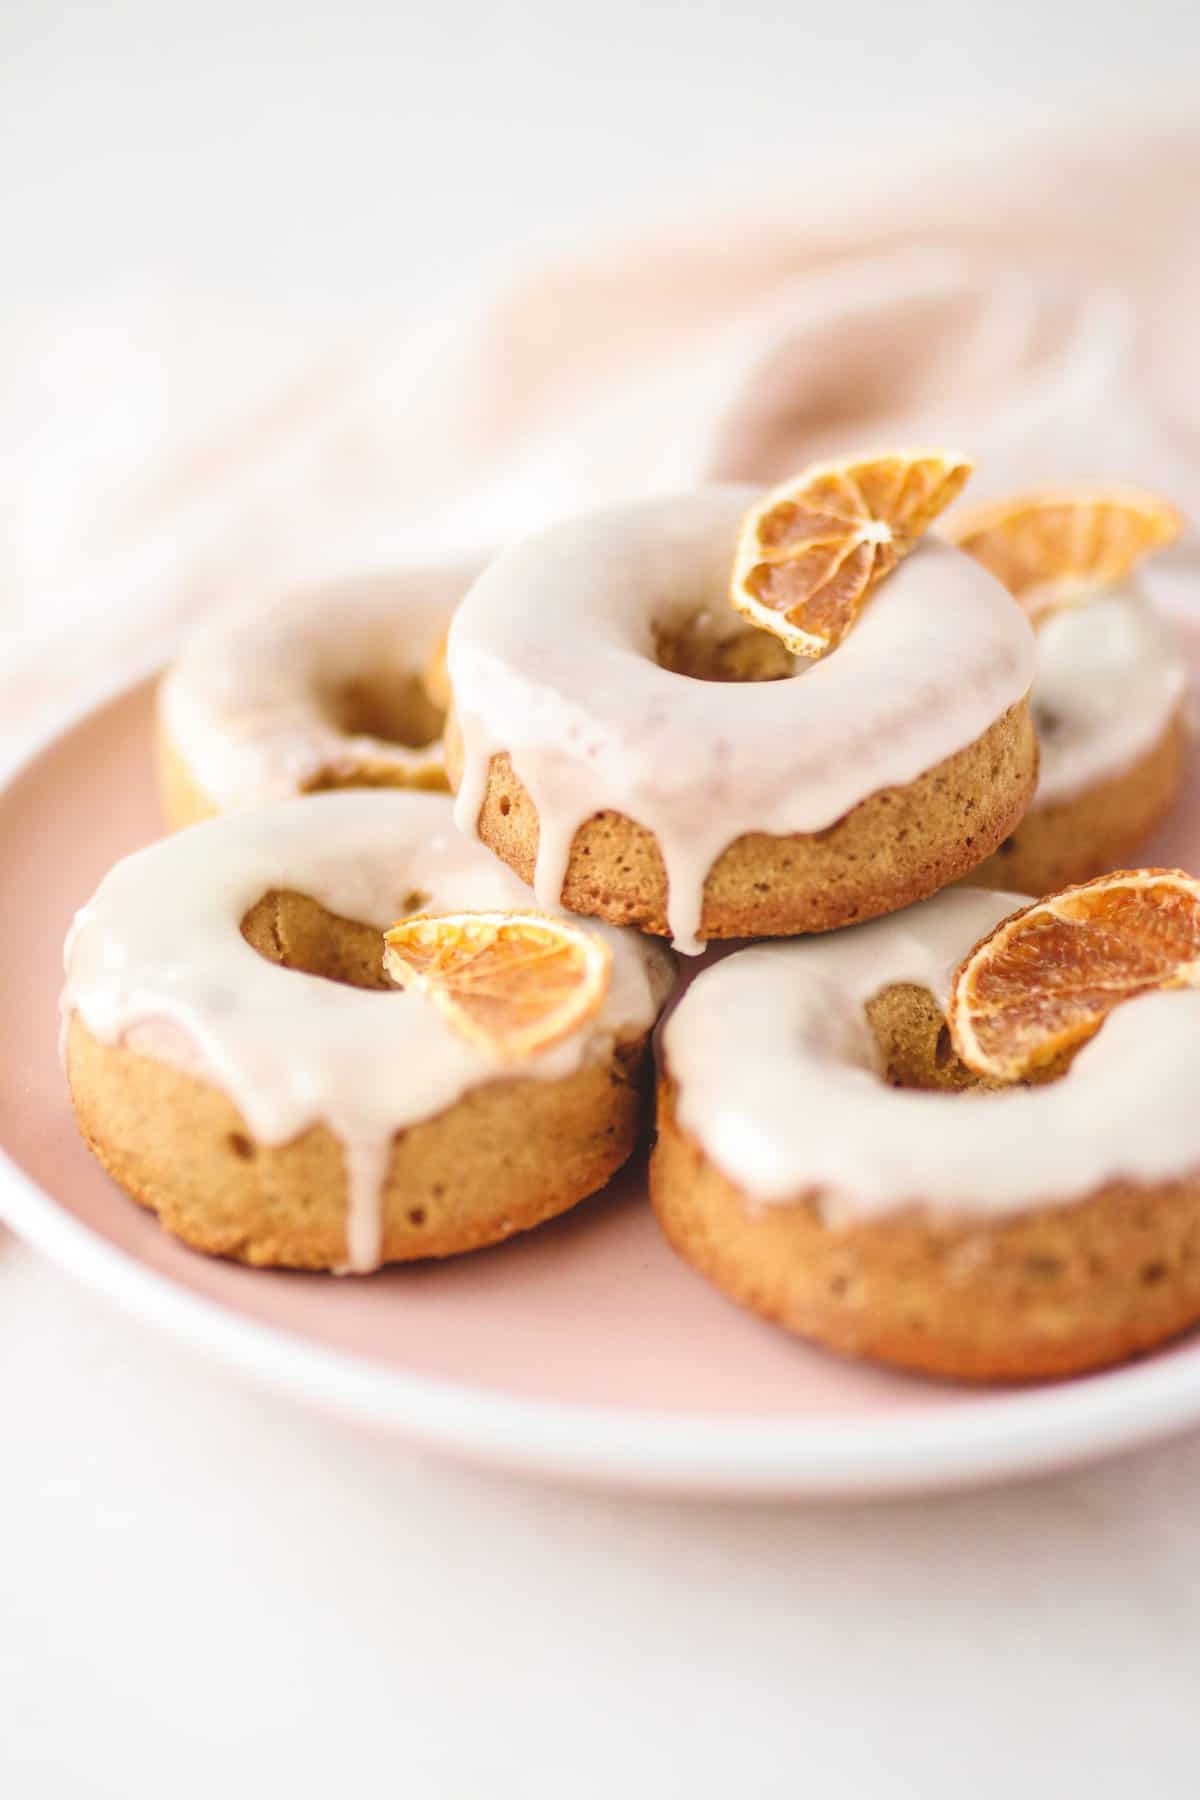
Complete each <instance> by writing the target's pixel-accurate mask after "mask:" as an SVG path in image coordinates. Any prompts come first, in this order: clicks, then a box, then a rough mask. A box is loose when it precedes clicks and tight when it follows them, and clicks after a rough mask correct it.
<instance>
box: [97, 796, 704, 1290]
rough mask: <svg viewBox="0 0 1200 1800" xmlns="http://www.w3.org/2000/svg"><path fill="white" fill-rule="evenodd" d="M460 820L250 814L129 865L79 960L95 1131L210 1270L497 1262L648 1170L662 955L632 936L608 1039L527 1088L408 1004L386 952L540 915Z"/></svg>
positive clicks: (617, 969) (447, 809) (562, 1049)
mask: <svg viewBox="0 0 1200 1800" xmlns="http://www.w3.org/2000/svg"><path fill="white" fill-rule="evenodd" d="M528 898H529V897H528V894H527V892H526V891H525V889H523V888H522V887H521V885H520V883H519V882H517V880H516V879H515V877H514V876H512V875H511V874H510V873H509V871H508V870H507V869H504V868H503V867H502V866H501V865H500V864H499V863H498V862H497V861H496V859H495V858H494V857H492V856H490V855H489V854H488V853H487V852H486V851H485V850H483V849H481V848H480V847H479V846H478V845H475V844H471V843H468V842H467V841H466V840H464V839H462V838H460V837H459V835H458V834H457V833H456V832H455V830H454V825H453V818H452V812H451V803H450V801H449V799H448V798H447V797H446V796H445V795H436V794H427V793H400V792H382V791H374V790H372V791H360V792H349V791H341V792H331V793H324V794H317V795H313V796H311V797H308V798H294V799H292V800H286V801H281V802H279V803H278V804H276V805H274V806H268V807H264V808H262V809H261V810H259V811H256V812H253V813H232V814H227V815H225V816H223V817H221V818H219V819H214V820H211V821H209V822H207V823H204V824H201V825H198V826H196V827H195V828H194V829H193V830H190V831H185V832H181V833H179V834H177V835H176V836H173V837H169V838H166V839H164V840H163V841H162V842H160V843H157V844H154V845H152V846H151V847H150V848H149V849H146V850H143V851H140V852H139V853H138V854H136V855H134V856H130V857H128V858H126V859H125V861H123V862H121V863H119V864H118V865H117V866H116V867H115V868H114V869H113V870H112V871H111V872H110V874H109V875H108V876H106V878H105V879H104V881H103V882H102V883H101V885H100V887H99V889H98V891H97V892H96V894H95V896H94V898H93V899H92V900H91V901H90V902H89V903H88V905H87V906H85V907H84V908H83V910H82V911H81V912H80V913H79V914H78V916H77V918H76V921H75V924H74V926H73V928H72V931H71V934H70V937H69V939H68V943H67V951H66V986H65V990H64V994H63V1002H62V1005H63V1020H64V1052H65V1062H66V1070H67V1076H68V1081H69V1084H70V1090H71V1098H72V1101H73V1104H74V1108H75V1113H76V1117H77V1121H78V1124H79V1127H80V1130H81V1132H82V1134H83V1136H84V1138H85V1139H86V1141H87V1143H88V1144H89V1145H90V1146H91V1148H92V1150H93V1151H94V1152H95V1154H96V1155H97V1156H98V1157H99V1159H100V1161H101V1162H102V1163H103V1164H104V1166H105V1168H106V1169H107V1170H108V1172H109V1173H110V1174H111V1175H112V1176H113V1177H114V1179H115V1180H116V1181H117V1182H118V1183H119V1184H120V1185H121V1187H123V1188H124V1189H125V1190H126V1191H127V1192H128V1193H129V1194H131V1195H132V1196H133V1198H134V1199H135V1200H138V1201H140V1202H141V1203H142V1204H143V1205H144V1206H147V1207H149V1208H151V1209H152V1210H153V1211H154V1212H156V1213H157V1215H158V1218H159V1220H160V1222H161V1223H162V1224H163V1225H164V1226H165V1227H166V1229H167V1230H168V1231H170V1232H173V1233H174V1234H175V1235H176V1236H178V1237H180V1238H182V1239H183V1240H184V1241H185V1242H186V1243H188V1244H190V1245H192V1246H193V1247H194V1248H196V1249H199V1250H203V1251H207V1252H209V1253H211V1254H214V1255H220V1256H225V1257H231V1258H235V1259H237V1260H239V1261H242V1262H245V1263H251V1264H275V1265H281V1266H285V1267H290V1268H300V1269H337V1270H355V1271H366V1270H370V1269H373V1268H375V1267H376V1266H378V1265H379V1264H380V1263H384V1262H400V1261H406V1260H408V1259H411V1258H417V1257H429V1256H448V1255H452V1254H456V1253H458V1252H460V1251H464V1250H470V1249H474V1248H476V1247H477V1246H479V1245H483V1244H490V1243H495V1242H498V1241H499V1240H500V1239H503V1238H506V1237H508V1236H510V1235H511V1234H512V1233H513V1232H516V1231H523V1230H525V1229H527V1228H528V1227H530V1226H532V1225H536V1224H538V1223H540V1222H541V1221H542V1220H544V1219H548V1218H551V1217H552V1216H553V1215H555V1214H557V1213H560V1212H563V1211H564V1210H565V1209H566V1208H568V1207H570V1206H573V1205H574V1204H575V1203H576V1202H577V1201H579V1200H581V1199H583V1198H584V1196H585V1195H587V1194H590V1193H592V1192H594V1191H595V1190H596V1189H597V1188H599V1187H601V1186H603V1184H604V1183H605V1182H606V1181H607V1180H608V1178H609V1176H610V1175H612V1174H613V1173H614V1171H615V1170H616V1169H618V1168H619V1167H620V1165H621V1164H622V1163H623V1162H624V1161H625V1159H626V1158H627V1157H628V1155H629V1154H630V1151H631V1149H632V1148H633V1145H634V1141H635V1136H636V1132H637V1125H638V1114H639V1088H640V1081H639V1076H640V1071H641V1068H642V1065H643V1062H644V1060H645V1053H646V1045H647V1037H648V1033H649V1031H650V1028H651V1026H652V1025H653V1023H654V1020H655V1018H656V1016H657V1013H658V1010H659V1008H660V1005H661V1003H662V1001H663V999H664V997H665V993H666V989H667V986H668V985H669V982H670V958H669V956H668V955H667V953H666V952H665V951H663V950H662V948H661V947H659V946H656V945H654V944H652V943H651V942H650V941H648V940H645V939H642V938H639V937H637V936H636V935H634V934H632V933H623V932H618V931H615V930H614V929H613V928H612V927H610V926H603V925H597V926H595V927H589V930H594V931H595V932H596V933H597V934H599V935H602V936H603V938H604V939H605V941H606V942H607V943H608V945H609V946H610V948H611V955H612V961H611V977H610V981H609V986H608V989H607V992H606V994H605V996H604V998H603V1000H602V1002H601V1003H600V1006H599V1010H598V1011H597V1012H596V1013H595V1015H594V1016H593V1017H592V1018H591V1020H590V1022H587V1023H585V1024H582V1025H580V1027H579V1029H577V1030H576V1031H574V1032H573V1033H572V1034H571V1035H569V1036H567V1037H565V1038H564V1039H563V1040H562V1041H561V1042H559V1043H557V1044H555V1045H553V1046H550V1047H548V1048H546V1049H545V1050H543V1051H541V1052H540V1053H539V1054H537V1055H535V1056H530V1057H528V1058H527V1059H524V1060H522V1061H521V1062H520V1063H519V1064H510V1063H505V1062H503V1061H501V1060H498V1059H497V1057H496V1056H495V1055H494V1054H491V1053H490V1052H489V1050H488V1049H487V1047H486V1046H485V1045H483V1044H481V1043H479V1042H476V1041H473V1040H470V1039H468V1038H467V1037H465V1036H463V1035H462V1034H461V1033H459V1032H458V1031H456V1030H455V1029H454V1028H453V1025H452V1024H451V1023H450V1022H448V1021H447V1020H446V1018H445V1017H443V1015H442V1014H441V1013H440V1012H439V1011H438V1010H437V1008H436V1007H434V1006H432V1005H431V1004H430V1003H429V1001H428V1000H427V999H426V998H424V997H422V996H420V995H417V994H413V993H409V992H404V993H401V992H399V991H397V990H396V989H391V990H390V991H387V992H384V991H382V990H383V989H385V988H386V987H388V983H387V981H386V979H385V975H384V972H383V966H382V952H383V941H382V938H381V936H380V929H381V927H385V926H387V925H389V924H390V923H391V922H392V921H393V920H395V919H397V918H399V917H401V916H404V915H411V914H412V913H414V912H416V911H420V910H425V909H429V908H432V909H433V910H435V911H439V910H443V909H445V910H456V909H462V908H470V909H471V910H475V909H480V910H485V911H486V910H502V911H506V912H507V911H511V910H513V909H517V910H525V909H526V908H527V906H528Z"/></svg>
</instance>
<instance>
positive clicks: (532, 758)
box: [446, 487, 1036, 952]
mask: <svg viewBox="0 0 1200 1800" xmlns="http://www.w3.org/2000/svg"><path fill="white" fill-rule="evenodd" d="M754 498H756V494H755V491H754V490H751V489H746V488H741V487H713V488H706V489H701V490H700V491H699V492H696V493H693V494H688V495H684V496H679V497H676V498H673V499H667V500H657V501H650V502H645V501H643V502H637V503H634V504H630V505H625V506H621V507H616V508H613V509H611V510H606V511H603V512H599V513H594V514H591V515H589V516H587V517H585V518H582V519H578V520H574V521H572V522H569V523H567V524H565V525H558V526H555V527H554V528H553V529H551V530H549V531H547V532H545V533H543V534H542V535H541V536H538V537H535V538H533V539H531V540H529V541H528V542H526V543H524V544H522V545H519V546H517V547H516V548H514V549H513V550H510V551H509V552H508V553H506V554H505V555H503V556H501V557H500V558H499V559H498V560H497V561H496V562H495V563H493V564H492V566H491V567H490V568H489V569H488V570H486V571H485V573H484V574H483V575H482V576H481V578H480V579H479V580H478V581H477V582H476V584H475V585H474V587H473V588H472V589H471V590H470V592H469V594H468V595H467V597H466V599H465V600H464V602H463V604H462V606H461V607H460V608H459V611H458V613H457V614H456V616H455V619H454V622H453V624H452V626H451V630H450V640H449V650H448V667H449V673H450V683H451V688H452V691H453V699H454V705H453V711H452V714H451V717H450V719H449V720H448V722H447V736H446V755H447V769H448V772H449V775H450V781H451V785H452V787H454V788H456V790H457V795H458V798H457V810H456V817H457V819H458V823H459V826H460V828H461V829H462V830H463V831H464V832H468V833H471V834H476V835H478V836H479V837H480V838H481V839H482V840H483V842H484V843H486V844H488V845H489V846H490V847H491V848H492V849H493V850H494V851H495V852H496V853H497V854H498V855H499V856H500V857H502V858H503V860H504V861H505V862H507V863H509V864H510V865H511V866H512V867H513V868H514V869H515V870H516V871H517V873H518V874H519V875H521V876H522V877H523V879H525V880H527V881H532V882H533V885H534V887H535V889H536V892H537V895H538V899H539V903H540V904H541V905H543V906H549V905H553V904H558V903H561V904H562V905H564V906H566V907H567V908H569V909H570V910H571V911H573V912H576V913H586V914H593V915H596V916H599V917H601V918H605V919H609V920H611V921H612V922H614V923H618V924H632V925H637V926H639V927H640V928H641V929H642V930H644V931H649V932H655V933H659V934H667V935H670V936H672V937H673V938H674V940H675V943H676V947H677V948H679V949H681V950H684V951H688V952H695V951H696V950H698V949H699V948H700V947H701V944H702V941H703V940H705V939H708V938H722V937H760V936H768V935H786V934H790V933H795V932H807V931H823V930H828V929H830V928H832V927H835V926H840V925H845V924H848V923H849V922H851V921H852V920H857V919H864V918H869V917H871V916H873V915H875V914H878V913H883V912H888V911H890V910H893V909H894V908H896V907H900V906H904V905H907V904H908V903H909V902H911V901H913V900H916V899H919V898H921V897H922V896H923V895H925V894H928V893H930V892H932V891H933V890H934V889H936V888H938V887H941V886H943V885H944V884H945V883H947V882H949V881H951V880H953V879H955V878H956V877H957V876H959V875H961V874H963V873H965V872H966V871H967V870H968V869H970V868H973V867H974V866H975V865H976V864H977V863H978V862H980V861H981V860H982V859H983V858H984V857H985V856H987V855H988V854H989V853H990V852H991V851H992V850H993V849H994V848H995V847H996V845H997V844H999V843H1000V842H1001V841H1002V840H1003V839H1004V838H1006V837H1008V836H1009V835H1010V833H1011V832H1012V829H1013V826H1014V825H1015V823H1016V821H1017V820H1018V819H1019V818H1020V816H1021V814H1022V813H1023V812H1024V810H1025V807H1026V805H1027V803H1028V800H1029V797H1030V794H1031V792H1032V789H1033V784H1034V777H1035V769H1036V746H1035V743H1034V736H1033V729H1032V725H1031V723H1030V717H1029V708H1028V698H1027V696H1028V690H1029V685H1030V682H1031V680H1032V678H1033V657H1034V649H1033V635H1032V633H1031V631H1030V629H1029V626H1028V624H1027V623H1026V621H1025V619H1024V618H1023V617H1022V615H1021V613H1020V611H1019V609H1018V608H1017V606H1016V605H1015V604H1014V602H1013V601H1012V600H1011V599H1010V598H1009V596H1008V594H1007V593H1006V592H1005V591H1004V589H1003V588H1002V587H1001V586H1000V584H999V583H998V582H997V581H996V580H995V579H994V578H993V577H992V576H990V575H988V574H987V573H986V571H984V570H983V569H981V568H980V567H979V566H978V565H977V564H976V563H974V562H973V561H972V560H971V558H969V557H967V556H966V555H965V554H963V553H962V552H959V551H956V550H954V549H952V548H951V547H950V546H949V545H947V544H945V543H941V542H937V541H935V540H931V539H926V540H924V541H923V542H922V543H920V544H919V545H918V546H917V548H916V549H915V551H914V552H913V553H912V555H911V556H909V557H908V558H907V560H906V561H904V562H902V563H901V564H900V566H899V568H898V569H897V570H896V571H895V572H894V573H893V574H892V575H891V576H889V578H888V579H887V581H885V582H884V583H883V584H882V586H881V587H880V588H879V590H878V592H877V593H876V594H875V595H874V597H873V598H872V600H871V602H870V605H869V606H868V607H867V609H866V611H865V612H864V614H863V616H862V618H861V619H860V621H859V623H858V624H857V626H856V628H855V629H854V631H853V632H852V633H851V634H850V635H849V637H848V638H847V639H846V640H845V642H844V643H843V644H841V645H840V647H839V648H838V649H837V650H835V651H834V652H833V654H832V655H830V656H827V657H826V658H824V660H822V661H819V662H815V663H809V664H804V665H802V666H800V667H794V666H793V664H792V659H791V658H790V657H788V655H787V653H786V652H785V651H784V650H783V648H782V646H781V645H780V644H779V643H778V641H777V640H776V639H774V638H773V637H769V636H768V635H767V634H766V633H764V632H761V631H756V630H755V629H754V628H752V627H747V626H746V625H745V623H744V621H743V620H742V619H740V618H739V617H738V615H737V614H735V613H734V611H733V609H732V607H731V606H730V604H729V597H728V582H729V573H730V568H731V565H732V560H733V550H734V545H735V542H736V539H737V531H738V524H739V521H740V519H741V517H742V515H743V513H744V512H745V511H746V508H747V506H748V505H749V504H750V502H751V501H752V500H753V499H754ZM780 675H783V676H791V677H793V678H792V679H782V680H779V679H776V680H771V679H762V678H763V677H770V676H780ZM697 677H702V678H697ZM747 677H748V678H749V680H752V681H754V686H753V689H752V690H751V688H750V687H749V684H748V680H747V679H746V678H747Z"/></svg>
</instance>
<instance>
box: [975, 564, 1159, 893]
mask: <svg viewBox="0 0 1200 1800" xmlns="http://www.w3.org/2000/svg"><path fill="white" fill-rule="evenodd" d="M1187 691H1188V672H1187V667H1186V665H1185V664H1184V662H1183V659H1182V657H1181V656H1180V655H1179V652H1178V650H1177V648H1176V646H1175V643H1174V640H1173V636H1172V633H1171V631H1170V629H1169V627H1168V625H1167V622H1166V620H1165V619H1163V618H1162V616H1161V615H1160V614H1158V613H1157V612H1156V611H1155V610H1154V608H1153V606H1152V605H1151V604H1150V602H1149V600H1148V598H1147V597H1146V595H1145V594H1144V593H1143V592H1142V591H1141V588H1140V586H1139V585H1138V583H1137V580H1136V578H1134V577H1130V578H1128V579H1127V580H1126V581H1124V582H1122V583H1121V584H1119V585H1114V586H1113V587H1111V588H1110V589H1109V590H1108V591H1107V592H1106V593H1105V594H1104V595H1103V596H1102V597H1098V598H1096V599H1094V600H1091V601H1089V602H1088V604H1087V605H1085V606H1080V607H1078V608H1068V609H1066V610H1064V611H1062V612H1058V613H1055V614H1054V615H1053V616H1052V617H1050V618H1048V619H1047V620H1046V621H1045V623H1044V624H1043V625H1042V626H1041V627H1040V629H1039V630H1038V633H1037V667H1036V673H1035V675H1034V681H1033V696H1032V704H1033V720H1034V726H1035V728H1036V731H1037V738H1038V748H1039V750H1040V753H1041V761H1040V764H1039V768H1038V784H1037V792H1036V793H1035V795H1034V798H1033V802H1032V804H1031V806H1030V808H1029V811H1028V812H1027V813H1026V815H1025V817H1024V818H1023V819H1022V820H1021V823H1020V824H1019V825H1018V826H1017V829H1016V831H1015V832H1014V833H1013V835H1012V836H1011V837H1010V838H1007V839H1006V840H1005V842H1004V843H1003V844H1001V845H1000V848H999V849H998V850H997V851H996V853H995V854H994V855H993V856H992V857H990V858H989V860H988V861H987V862H986V863H985V864H984V865H983V866H982V867H981V868H980V869H978V870H976V871H974V872H973V874H972V875H971V877H970V879H971V881H972V882H978V883H980V884H983V885H986V886H992V887H999V888H1011V889H1012V890H1013V891H1014V892H1017V893H1030V894H1046V893H1050V892H1052V891H1054V890H1055V889H1057V888H1060V887H1066V886H1068V885H1069V884H1070V883H1072V882H1076V881H1086V880H1088V879H1089V878H1090V877H1091V876H1093V875H1099V874H1101V873H1103V872H1104V871H1105V870H1107V869H1113V868H1119V867H1120V866H1121V865H1122V864H1123V863H1126V862H1128V861H1129V860H1130V858H1131V857H1132V856H1133V854H1134V852H1135V851H1136V850H1137V848H1138V846H1139V845H1140V844H1141V843H1142V841H1143V840H1144V839H1145V838H1147V837H1148V836H1149V835H1150V833H1151V832H1152V831H1153V830H1154V828H1155V826H1156V825H1158V824H1159V823H1160V822H1161V820H1162V819H1164V818H1165V817H1166V815H1167V813H1168V812H1169V811H1170V810H1171V807H1172V806H1173V805H1174V803H1175V800H1176V798H1177V797H1178V794H1179V789H1180V785H1181V783H1182V780H1183V768H1184V757H1185V752H1186V748H1187V740H1188V723H1187V716H1186V710H1187V709H1186V699H1187Z"/></svg>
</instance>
